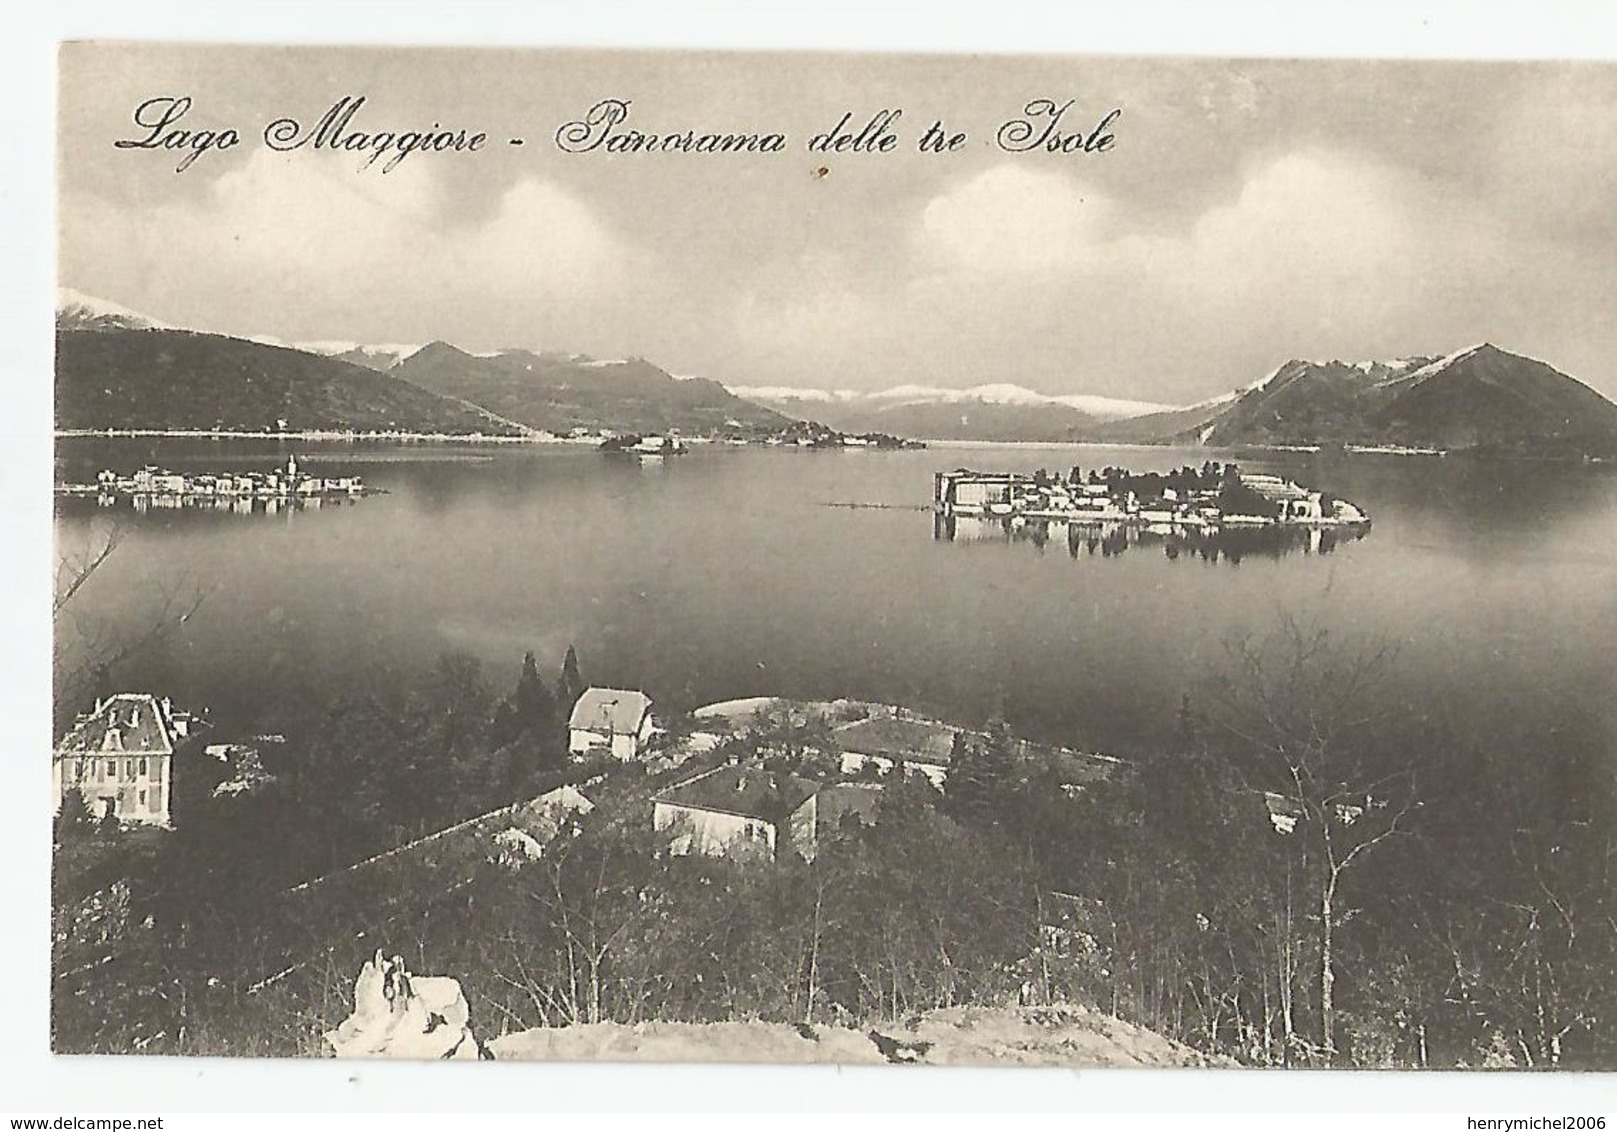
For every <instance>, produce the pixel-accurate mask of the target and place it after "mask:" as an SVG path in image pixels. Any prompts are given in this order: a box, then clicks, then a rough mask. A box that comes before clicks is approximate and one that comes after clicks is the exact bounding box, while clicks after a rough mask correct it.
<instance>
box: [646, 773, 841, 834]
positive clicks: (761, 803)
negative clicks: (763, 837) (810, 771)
mask: <svg viewBox="0 0 1617 1132" xmlns="http://www.w3.org/2000/svg"><path fill="white" fill-rule="evenodd" d="M819 789H820V786H819V784H818V783H816V782H810V781H808V780H807V779H803V778H798V777H797V776H796V775H795V774H778V773H775V772H773V771H767V770H763V769H761V768H759V767H743V766H721V767H718V768H717V769H715V770H710V771H708V772H707V773H705V774H699V775H697V776H696V777H695V778H689V779H686V780H685V781H684V782H681V783H679V784H678V785H676V786H671V787H669V788H668V789H667V790H664V791H663V792H662V793H661V794H658V795H657V797H656V798H655V799H654V801H657V802H662V803H664V804H666V805H670V806H684V807H686V808H687V809H692V810H711V811H713V812H714V813H720V814H734V815H736V816H738V817H744V818H759V819H761V820H763V821H768V822H779V821H781V820H783V819H784V818H786V817H787V816H788V815H790V814H792V813H794V812H795V811H796V810H797V808H798V807H799V806H801V805H803V803H805V802H807V801H808V800H809V799H810V798H812V797H813V796H814V795H815V793H816V792H817V791H818V790H819Z"/></svg>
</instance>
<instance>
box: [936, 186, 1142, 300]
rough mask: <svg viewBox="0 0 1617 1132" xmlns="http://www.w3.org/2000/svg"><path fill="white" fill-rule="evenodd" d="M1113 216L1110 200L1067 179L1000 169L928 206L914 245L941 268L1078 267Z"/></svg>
mask: <svg viewBox="0 0 1617 1132" xmlns="http://www.w3.org/2000/svg"><path fill="white" fill-rule="evenodd" d="M1112 212H1113V206H1112V202H1111V201H1110V200H1109V199H1107V198H1106V197H1105V196H1103V195H1101V194H1100V193H1099V192H1097V191H1096V190H1095V189H1093V188H1086V187H1085V186H1084V185H1082V184H1080V183H1078V182H1076V181H1075V180H1074V179H1073V178H1071V177H1069V176H1067V175H1066V174H1063V173H1058V172H1055V171H1051V170H1043V169H1035V168H1032V167H1030V166H1027V165H1018V164H1002V165H996V166H993V167H992V168H989V169H987V170H985V171H983V172H982V173H979V174H978V175H977V176H975V177H973V178H971V179H970V180H969V181H965V182H964V183H962V184H960V185H959V186H957V187H955V188H953V189H950V190H948V191H946V192H943V193H940V194H939V195H937V196H935V197H933V198H932V199H931V200H930V201H928V202H927V204H926V206H925V207H924V208H923V209H922V211H921V223H920V232H919V239H920V242H921V247H922V250H923V255H925V256H926V257H928V258H929V259H931V260H932V261H933V262H935V263H937V264H939V265H940V266H941V267H943V268H945V269H963V270H971V271H990V272H996V273H997V272H1026V271H1040V270H1048V269H1052V268H1063V267H1070V266H1080V265H1081V264H1082V263H1083V261H1084V260H1085V258H1086V257H1087V256H1088V255H1089V254H1090V252H1091V250H1092V249H1093V248H1094V247H1095V245H1096V244H1098V243H1100V242H1101V241H1103V240H1104V239H1105V238H1106V235H1107V232H1108V230H1109V227H1110V221H1111V217H1112Z"/></svg>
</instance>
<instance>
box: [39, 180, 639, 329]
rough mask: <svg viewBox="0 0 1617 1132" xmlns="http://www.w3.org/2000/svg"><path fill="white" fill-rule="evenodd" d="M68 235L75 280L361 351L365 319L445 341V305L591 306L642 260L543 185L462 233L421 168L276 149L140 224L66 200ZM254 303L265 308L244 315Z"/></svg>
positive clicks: (66, 271)
mask: <svg viewBox="0 0 1617 1132" xmlns="http://www.w3.org/2000/svg"><path fill="white" fill-rule="evenodd" d="M61 230H62V241H61V243H62V275H63V279H64V281H65V282H69V283H77V284H78V285H80V286H82V287H83V288H84V289H86V290H91V291H98V290H105V291H110V292H115V293H116V294H115V295H114V296H113V297H117V298H124V299H127V300H129V301H131V302H133V303H134V304H135V305H145V304H154V303H155V304H158V305H160V306H162V307H163V313H164V315H165V316H167V317H168V318H170V319H171V320H173V321H181V322H186V321H189V322H190V324H192V325H200V326H205V327H208V328H210V329H220V330H231V331H234V332H238V333H288V332H297V331H291V330H288V329H287V328H285V327H283V326H280V325H277V326H273V327H272V326H265V325H263V324H262V321H261V320H263V319H264V318H265V317H266V315H267V314H268V316H269V317H270V318H272V319H273V320H274V321H276V322H277V323H281V322H284V321H287V320H288V319H287V312H292V313H291V321H294V322H297V323H299V324H301V325H302V326H303V327H304V328H305V330H304V331H302V332H303V333H305V334H311V333H312V334H314V335H315V336H331V337H351V336H353V334H354V333H355V331H354V328H353V326H352V321H353V319H355V318H356V317H360V318H364V319H367V320H369V321H370V322H372V323H373V324H380V323H381V322H383V321H384V320H385V321H386V322H387V324H388V328H396V329H397V332H396V333H386V334H385V336H386V337H388V338H390V339H391V338H396V337H399V336H401V335H403V336H408V335H409V334H411V333H427V334H435V333H440V331H434V330H433V329H431V323H433V322H439V323H441V321H442V315H443V314H444V312H445V308H446V307H455V306H458V307H461V308H476V307H478V306H482V307H483V308H485V309H487V310H489V311H494V312H520V311H521V310H523V309H525V308H528V307H530V306H531V305H535V304H554V303H555V302H556V301H558V300H561V299H566V300H567V301H568V303H570V304H585V303H587V302H588V301H589V299H590V297H591V296H592V295H595V294H598V293H600V292H602V291H605V290H608V289H610V288H611V287H612V285H613V284H614V282H615V281H616V280H617V279H618V278H619V277H621V276H622V275H624V274H626V273H628V272H630V271H632V270H633V269H634V267H635V265H636V262H637V259H638V253H637V252H635V251H634V250H633V248H632V247H631V246H630V245H629V244H628V243H627V242H626V241H625V240H624V239H623V238H621V237H620V236H619V235H617V234H616V233H614V232H613V231H611V230H610V229H609V228H608V227H607V226H606V225H605V224H604V223H603V222H602V221H600V220H599V219H598V218H597V217H596V216H595V215H594V213H593V212H592V211H591V209H590V208H589V207H588V206H587V205H586V204H585V203H584V202H583V201H581V200H580V199H578V198H577V197H575V196H573V195H572V194H570V193H569V192H567V191H566V190H564V189H562V188H560V187H559V186H556V185H554V184H551V183H549V182H546V181H544V180H540V179H538V178H534V177H526V178H523V179H521V180H518V181H516V182H515V183H514V184H513V185H512V186H511V187H510V188H508V189H507V190H506V191H505V192H504V194H503V195H502V197H501V198H500V200H499V202H498V204H497V206H496V207H495V208H494V209H493V211H492V213H490V214H489V215H487V216H486V217H484V218H481V219H479V220H476V221H474V222H470V223H467V222H457V219H456V217H455V215H454V214H453V211H452V210H450V209H447V208H446V207H445V202H444V199H443V192H442V190H441V187H440V185H439V184H438V182H437V180H436V178H435V175H434V173H433V170H432V169H431V168H430V167H429V166H427V165H425V164H421V163H418V164H415V165H412V164H411V163H409V162H405V163H403V164H401V165H400V166H399V167H398V168H397V169H395V170H393V171H392V172H390V173H387V174H386V175H385V176H384V175H382V174H381V173H379V172H376V171H368V172H362V173H355V172H354V171H353V170H352V169H350V168H348V167H347V166H344V165H339V164H331V163H322V162H319V161H317V160H311V157H310V155H309V154H305V153H296V154H277V153H274V152H272V151H270V150H267V149H265V150H260V151H257V152H255V153H253V154H252V155H251V156H250V157H248V158H247V159H246V160H245V161H244V162H243V163H242V164H241V165H239V166H237V167H236V168H234V169H231V170H229V171H227V172H224V173H222V174H220V175H219V176H218V177H217V179H216V180H214V182H213V183H212V184H211V185H210V186H209V187H208V188H207V189H206V190H205V192H204V194H203V195H202V197H201V198H200V200H189V201H181V200H169V201H165V202H164V203H162V204H159V205H157V206H156V207H154V208H150V209H146V210H143V211H142V212H141V213H140V214H139V217H138V220H136V221H135V222H133V223H131V220H130V216H129V213H128V212H127V210H126V209H119V208H115V207H114V206H113V205H111V204H109V203H107V202H105V201H103V200H101V199H99V198H97V197H95V196H89V195H73V194H66V195H64V197H63V200H62V215H61ZM246 296H259V297H260V301H259V303H258V304H257V305H256V306H251V307H245V306H244V305H243V301H242V300H243V298H244V297H246ZM322 317H324V318H326V319H328V320H329V322H328V323H326V324H320V319H321V318H322ZM507 317H509V315H507ZM255 319H256V320H260V321H257V322H255ZM399 323H408V324H413V326H410V327H401V326H398V324H399ZM322 325H324V326H325V327H326V328H325V329H322ZM386 329H387V328H384V327H383V326H381V325H377V331H378V332H384V331H385V330H386ZM441 333H449V331H448V330H444V331H441Z"/></svg>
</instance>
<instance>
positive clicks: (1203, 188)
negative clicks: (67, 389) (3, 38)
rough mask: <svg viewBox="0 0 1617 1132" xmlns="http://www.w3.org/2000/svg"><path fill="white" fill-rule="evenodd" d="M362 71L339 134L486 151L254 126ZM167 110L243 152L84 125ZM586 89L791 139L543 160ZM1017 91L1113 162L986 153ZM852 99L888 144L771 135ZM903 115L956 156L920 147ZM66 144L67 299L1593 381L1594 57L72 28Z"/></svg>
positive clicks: (1196, 376) (266, 320) (910, 368)
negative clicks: (1522, 357)
mask: <svg viewBox="0 0 1617 1132" xmlns="http://www.w3.org/2000/svg"><path fill="white" fill-rule="evenodd" d="M360 94H363V95H364V96H365V97H366V99H367V103H366V105H365V107H364V108H363V109H362V110H361V111H360V113H359V114H358V115H357V116H356V117H355V119H354V120H353V122H352V125H353V127H355V128H358V129H362V130H371V131H376V130H393V131H404V130H409V129H422V128H426V127H431V126H432V125H433V124H434V123H438V124H440V125H442V126H443V127H447V128H451V129H460V128H465V129H467V130H468V131H478V130H481V131H485V132H486V133H487V134H488V135H489V137H490V139H491V144H490V145H489V146H488V147H487V148H486V149H485V150H483V151H481V152H479V153H475V154H466V153H462V154H454V153H445V154H430V153H429V154H415V155H412V156H410V157H409V158H407V159H405V160H404V161H403V162H402V164H401V165H400V166H399V167H398V168H397V169H395V170H394V171H393V172H390V173H387V174H385V175H384V174H382V173H381V172H380V171H379V168H378V167H375V166H373V167H371V168H369V169H361V168H360V167H359V166H360V164H361V162H360V159H359V158H357V157H356V156H354V155H350V154H342V153H331V152H326V151H319V152H315V151H311V150H310V149H308V148H304V149H301V150H298V151H296V152H292V153H287V154H282V153H276V152H273V151H272V150H270V149H268V148H267V147H266V146H265V145H264V144H263V137H262V135H263V131H264V128H265V126H266V125H267V124H268V123H269V122H270V121H272V120H273V119H276V118H280V117H283V116H291V117H294V118H297V119H299V120H300V121H302V122H303V123H304V124H305V125H306V126H308V125H312V124H313V123H314V122H315V121H316V120H317V119H318V118H319V117H320V115H321V114H322V113H323V112H324V110H325V109H326V108H327V107H329V106H330V105H331V104H332V103H333V102H335V101H336V100H337V99H339V98H341V97H342V96H344V95H360ZM178 95H187V96H189V97H191V98H192V100H193V105H192V108H191V110H190V111H189V113H188V114H187V115H186V117H185V119H184V120H183V121H181V122H180V123H178V125H180V126H182V127H184V126H188V127H192V128H214V129H222V128H225V127H232V128H234V129H236V130H237V131H238V132H239V134H240V136H241V138H242V142H241V144H240V145H238V146H236V147H235V148H233V149H231V150H229V151H227V152H211V153H208V154H205V155H203V156H202V157H200V158H198V159H197V160H196V161H195V163H194V164H192V165H191V166H190V168H188V169H187V170H186V171H184V172H183V173H176V172H175V171H174V170H175V165H176V163H177V159H178V155H176V154H174V153H170V152H163V151H150V150H135V149H118V148H115V147H114V144H113V143H114V142H115V141H117V140H119V139H129V138H136V137H141V136H144V135H145V134H146V132H147V131H145V130H143V129H140V128H137V127H136V126H135V125H134V124H133V123H132V121H131V115H132V112H133V110H134V108H135V107H136V106H137V105H138V104H139V103H141V102H143V101H144V100H146V99H148V98H151V97H154V96H178ZM603 98H621V99H626V100H632V110H631V116H630V119H629V121H628V122H627V123H626V125H627V126H630V127H638V128H640V129H642V130H646V131H650V132H659V133H661V132H668V131H676V130H677V131H683V130H685V129H694V130H695V131H696V132H697V133H703V132H731V131H737V132H740V131H747V132H751V131H760V132H766V131H771V130H778V131H781V132H783V133H785V134H786V135H787V149H786V152H784V153H777V154H768V155H754V156H737V155H686V154H678V153H668V154H660V153H653V154H623V155H608V154H605V153H601V152H592V153H580V154H568V153H563V152H560V151H559V150H558V149H557V148H556V146H555V144H554V142H553V137H554V134H555V132H556V130H557V128H558V127H559V126H560V125H562V124H563V123H566V122H568V121H571V120H573V119H576V118H578V117H581V116H582V115H583V114H584V112H585V111H587V110H588V108H589V107H590V106H591V105H593V104H594V103H596V102H597V101H599V100H601V99H603ZM1035 98H1053V99H1055V100H1057V101H1062V102H1064V101H1066V100H1068V99H1074V100H1076V101H1075V103H1074V105H1073V107H1072V109H1071V110H1070V111H1068V114H1067V122H1068V123H1069V124H1070V125H1071V126H1072V127H1074V128H1083V129H1088V128H1090V127H1092V125H1093V123H1094V122H1095V120H1096V119H1098V118H1100V117H1101V116H1102V115H1104V114H1105V113H1106V112H1108V111H1110V110H1111V109H1113V108H1121V110H1122V115H1121V117H1120V118H1119V119H1118V120H1117V121H1116V123H1115V125H1114V129H1113V133H1114V135H1115V138H1116V141H1115V145H1114V147H1113V148H1112V150H1111V151H1110V152H1108V153H1105V154H1048V153H1042V154H1012V153H1006V152H1003V151H1001V150H1000V149H998V148H996V146H995V145H994V143H993V135H994V132H995V129H996V127H998V126H999V124H1000V123H1002V122H1005V121H1006V120H1009V119H1013V118H1017V117H1020V116H1021V111H1022V107H1023V106H1024V104H1026V103H1027V102H1028V101H1029V100H1030V99H1035ZM882 109H901V110H902V111H903V116H902V118H901V119H900V120H899V122H898V123H897V126H896V131H895V132H896V133H897V134H898V136H899V137H900V139H901V141H900V144H899V146H898V147H897V148H896V149H895V150H894V151H892V152H890V153H885V154H844V155H830V156H820V155H815V154H811V153H809V152H807V151H806V150H805V149H804V143H805V142H806V141H807V140H808V138H809V137H810V136H811V135H813V134H815V133H817V132H820V131H823V130H825V129H827V128H829V127H830V126H832V125H834V124H835V123H836V121H837V119H838V118H840V117H841V115H842V114H843V113H844V112H845V111H851V112H852V113H853V115H854V119H855V121H856V122H859V123H862V122H863V121H864V120H865V119H866V118H868V117H869V116H870V115H871V114H873V113H875V112H877V111H879V110H882ZM934 119H942V120H943V121H944V123H945V124H946V125H947V126H949V127H950V129H951V130H958V131H965V132H967V134H968V135H969V137H968V141H967V143H966V145H965V146H964V147H963V148H962V150H961V151H960V152H957V153H953V154H948V155H941V156H940V155H931V154H918V153H916V152H915V150H914V139H915V138H916V136H917V135H918V134H919V133H920V131H921V130H922V129H924V128H925V127H926V126H927V125H928V124H930V123H931V122H932V121H933V120H934ZM511 138H521V139H523V141H524V144H523V145H522V146H520V147H517V146H513V145H511V144H509V139H511ZM60 140H61V146H60V163H59V171H60V177H59V224H60V280H61V283H62V284H63V285H65V286H69V287H73V288H75V289H77V290H80V291H84V292H87V293H90V294H92V295H96V296H99V297H102V298H105V299H109V300H112V301H115V302H118V303H121V304H123V305H125V306H129V307H133V308H136V309H138V310H141V311H143V312H145V313H148V314H150V315H153V316H155V317H157V318H159V319H162V320H164V321H167V322H170V323H174V324H178V325H184V326H191V327H197V328H203V329H210V330H217V331H222V332H226V333H236V334H267V335H274V336H276V337H279V338H282V339H286V340H292V341H297V340H314V339H347V340H358V341H369V342H388V343H394V342H425V341H428V340H431V339H434V338H442V339H446V340H449V341H452V342H455V343H456V344H458V345H461V346H463V347H465V348H468V349H474V350H482V349H493V348H498V347H505V346H526V347H539V348H556V349H565V350H578V351H583V352H587V353H591V354H595V355H597V356H602V357H619V356H626V355H641V356H645V357H648V358H650V359H652V360H654V361H656V362H658V363H659V364H661V365H663V366H665V367H666V368H668V369H670V370H672V371H673V372H676V373H701V374H704V375H707V376H711V377H715V378H718V379H719V380H721V381H725V382H727V383H730V384H739V385H772V386H782V385H786V386H793V385H795V386H809V387H835V388H852V389H878V388H885V387H888V386H892V385H897V384H901V383H910V382H914V383H921V384H929V385H941V386H968V385H976V384H982V383H987V382H1015V383H1018V384H1021V385H1025V386H1029V387H1031V388H1035V389H1039V390H1041V391H1044V392H1048V393H1091V394H1100V395H1107V396H1113V397H1126V398H1136V399H1144V400H1152V401H1166V402H1173V403H1186V402H1190V401H1194V400H1198V399H1201V398H1203V397H1206V396H1211V395H1213V394H1217V393H1220V392H1223V391H1226V390H1228V389H1230V388H1232V387H1234V386H1236V385H1240V384H1246V383H1248V382H1251V381H1253V380H1255V379H1256V378H1258V377H1260V376H1262V375H1263V374H1264V373H1265V372H1267V371H1269V370H1271V369H1273V368H1274V367H1275V366H1276V365H1277V364H1279V363H1280V362H1281V361H1284V360H1285V359H1287V358H1290V357H1315V358H1323V357H1342V358H1350V359H1361V358H1384V357H1394V356H1402V355H1409V354H1416V353H1445V352H1448V351H1450V350H1453V349H1457V348H1459V347H1461V346H1463V345H1467V344H1470V343H1472V342H1477V341H1482V340H1489V341H1492V342H1495V343H1497V344H1499V345H1501V346H1504V347H1505V348H1507V349H1513V350H1516V351H1519V352H1522V353H1527V354H1531V355H1534V356H1537V357H1541V358H1543V359H1545V360H1547V361H1549V362H1551V363H1552V364H1554V365H1555V366H1557V367H1558V368H1560V369H1562V370H1563V371H1566V372H1569V373H1571V374H1573V375H1574V376H1577V377H1580V378H1582V379H1583V380H1585V381H1587V382H1588V383H1589V384H1591V385H1593V386H1595V387H1596V388H1598V389H1600V390H1602V391H1603V392H1604V393H1606V394H1607V395H1608V396H1617V66H1613V65H1603V64H1503V65H1500V64H1478V63H1397V62H1379V63H1352V62H1306V63H1289V62H1239V63H1228V62H1213V61H1202V60H1185V59H1180V60H1164V59H1157V60H1127V59H1115V58H1108V59H1085V58H1061V59H1054V58H1010V57H970V56H948V57H938V56H933V57H925V56H915V57H902V56H881V55H808V54H804V55H783V54H774V55H690V54H675V53H661V54H659V53H601V52H583V51H579V52H551V53H543V52H530V51H475V52H474V51H468V50H459V51H449V50H444V51H427V50H406V49H384V50H371V51H358V50H352V49H348V50H329V49H328V50H321V49H312V48H298V49H277V48H264V47H253V48H245V47H235V48H222V47H199V46H190V47H159V46H151V45H143V46H131V45H102V46H70V47H68V48H66V49H64V52H63V55H62V58H61V104H60ZM822 167H823V169H824V170H825V172H824V174H823V175H821V173H820V170H821V169H822Z"/></svg>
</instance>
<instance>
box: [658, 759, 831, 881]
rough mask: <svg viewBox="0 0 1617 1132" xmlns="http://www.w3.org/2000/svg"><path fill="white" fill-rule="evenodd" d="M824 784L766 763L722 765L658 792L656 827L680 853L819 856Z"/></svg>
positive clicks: (809, 858)
mask: <svg viewBox="0 0 1617 1132" xmlns="http://www.w3.org/2000/svg"><path fill="white" fill-rule="evenodd" d="M818 792H819V785H818V784H817V783H813V782H809V781H808V780H807V779H802V778H798V777H797V776H796V775H792V774H776V773H774V772H771V771H767V770H764V769H763V768H761V767H740V766H721V767H719V768H717V769H715V770H710V771H708V772H707V773H705V774H699V775H697V776H696V777H695V778H691V779H687V780H686V781H684V782H681V783H679V784H678V785H677V786H672V787H670V788H669V789H667V790H664V791H663V792H662V793H661V794H658V795H657V797H656V798H655V799H653V802H652V828H654V829H655V830H657V831H658V832H659V833H666V834H668V835H669V838H670V840H669V851H670V852H672V853H674V854H676V855H682V856H683V855H687V854H702V855H706V856H710V857H724V856H738V857H742V858H752V859H763V860H771V861H773V860H778V859H779V854H780V853H782V852H784V851H787V850H790V851H793V852H795V853H797V855H798V856H800V857H802V858H803V859H804V860H807V861H812V860H813V859H814V854H815V844H816V829H815V826H816V825H817V821H818V819H817V814H818V807H817V805H816V802H817V795H818Z"/></svg>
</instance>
